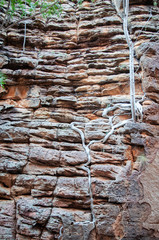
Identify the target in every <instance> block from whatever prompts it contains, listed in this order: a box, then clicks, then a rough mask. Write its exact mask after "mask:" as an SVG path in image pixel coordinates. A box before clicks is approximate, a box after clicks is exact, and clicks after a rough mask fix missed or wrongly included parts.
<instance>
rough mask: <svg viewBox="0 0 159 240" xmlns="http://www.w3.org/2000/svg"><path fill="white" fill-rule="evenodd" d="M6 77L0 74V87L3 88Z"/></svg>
mask: <svg viewBox="0 0 159 240" xmlns="http://www.w3.org/2000/svg"><path fill="white" fill-rule="evenodd" d="M6 79H7V77H6V75H5V74H4V73H2V72H0V86H1V87H2V88H4V85H5V84H6Z"/></svg>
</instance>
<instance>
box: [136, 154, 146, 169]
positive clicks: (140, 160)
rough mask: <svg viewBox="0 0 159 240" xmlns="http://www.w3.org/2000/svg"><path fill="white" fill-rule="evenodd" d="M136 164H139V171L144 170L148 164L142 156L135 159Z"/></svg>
mask: <svg viewBox="0 0 159 240" xmlns="http://www.w3.org/2000/svg"><path fill="white" fill-rule="evenodd" d="M136 162H138V163H140V171H142V170H144V169H145V167H146V166H147V164H148V159H147V157H146V156H145V155H144V154H141V155H139V156H138V157H137V159H136Z"/></svg>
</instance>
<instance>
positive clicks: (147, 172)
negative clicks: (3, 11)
mask: <svg viewBox="0 0 159 240" xmlns="http://www.w3.org/2000/svg"><path fill="white" fill-rule="evenodd" d="M63 8H64V12H63V13H62V16H61V17H60V18H58V17H56V16H55V17H53V18H51V19H49V20H48V21H47V23H45V22H44V21H43V20H41V19H35V20H34V21H28V22H27V38H26V40H27V41H26V50H25V52H24V53H22V50H21V49H22V43H23V28H24V23H20V24H19V25H17V26H16V27H14V28H13V29H12V28H11V29H9V31H8V32H7V34H6V35H5V34H3V33H2V36H1V56H0V66H1V68H2V69H3V70H2V71H3V72H4V73H7V75H8V80H7V86H6V88H5V90H3V89H1V100H0V111H1V115H0V118H1V119H0V142H1V145H0V156H1V160H0V184H1V187H0V198H1V200H0V240H32V239H35V240H52V239H63V240H102V239H104V240H111V239H112V240H113V239H123V240H133V239H144V240H146V239H147V240H151V239H152V240H154V239H159V233H158V211H157V207H158V200H159V196H158V193H157V186H158V177H157V169H158V154H157V151H158V147H159V146H158V140H159V136H158V133H159V131H158V121H159V120H158V116H159V111H158V109H159V105H158V103H159V95H158V80H159V64H158V58H159V44H158V43H157V40H158V33H157V31H158V18H159V14H158V8H157V7H152V6H148V5H133V4H132V5H131V8H130V19H129V22H130V26H129V28H130V29H129V30H130V33H131V37H132V40H133V41H134V43H135V54H136V58H135V82H136V99H137V100H140V99H141V98H142V96H143V95H144V92H145V93H146V98H145V101H144V102H143V103H142V105H143V113H144V117H143V121H141V119H138V121H137V122H136V123H133V122H132V121H128V123H127V124H125V125H123V126H122V127H119V128H116V129H115V131H114V133H113V134H112V135H111V136H110V137H109V138H108V140H107V141H106V142H105V143H103V142H102V139H103V138H104V137H105V136H106V134H108V133H109V132H110V131H111V126H110V125H109V124H108V123H109V119H108V118H106V117H103V116H102V114H103V110H104V109H105V108H108V107H110V106H114V105H115V104H119V105H122V104H128V103H129V101H130V97H129V90H130V89H129V50H128V46H127V43H126V39H125V36H124V32H123V27H122V19H121V18H120V16H119V15H118V14H117V13H116V9H115V6H114V5H113V4H112V2H110V1H96V2H95V3H92V2H83V4H82V5H81V6H79V7H77V5H76V4H74V3H73V2H70V3H69V4H68V2H65V3H63ZM148 19H149V21H147V20H148ZM143 91H144V92H143ZM137 100H136V101H137ZM126 106H127V105H126ZM114 114H116V115H117V116H116V117H115V118H114V122H113V123H114V124H116V123H119V122H120V121H123V120H125V119H130V118H131V112H130V107H126V108H125V109H124V110H122V109H115V110H114V111H112V112H110V113H109V115H112V116H113V115H114ZM72 122H77V124H76V127H78V129H80V130H81V131H82V132H83V134H84V140H85V146H87V144H89V143H90V142H91V141H92V140H96V141H95V142H93V143H92V144H91V145H90V157H91V162H90V163H89V164H88V166H87V168H86V167H85V164H86V163H87V162H88V153H87V152H86V150H85V149H84V144H82V139H81V135H80V134H79V132H78V131H75V130H74V129H73V128H71V123H72ZM100 140H101V141H100ZM89 170H90V175H91V179H90V175H89ZM90 183H91V185H90ZM90 186H91V191H90ZM91 192H92V196H91ZM92 202H93V206H91V205H92V204H91V203H92Z"/></svg>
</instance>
